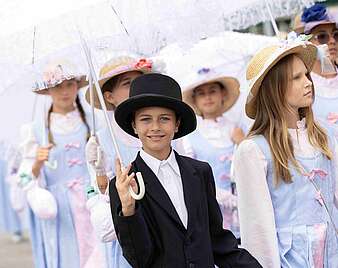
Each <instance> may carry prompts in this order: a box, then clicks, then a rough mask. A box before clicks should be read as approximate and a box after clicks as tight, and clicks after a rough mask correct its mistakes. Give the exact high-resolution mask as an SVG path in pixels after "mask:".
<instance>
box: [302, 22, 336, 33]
mask: <svg viewBox="0 0 338 268" xmlns="http://www.w3.org/2000/svg"><path fill="white" fill-rule="evenodd" d="M330 24H333V25H336V23H335V22H333V21H325V20H322V21H313V22H308V23H305V24H304V28H303V30H304V33H305V34H310V33H311V31H312V30H313V29H314V28H316V27H317V26H319V25H330Z"/></svg>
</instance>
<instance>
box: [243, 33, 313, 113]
mask: <svg viewBox="0 0 338 268" xmlns="http://www.w3.org/2000/svg"><path fill="white" fill-rule="evenodd" d="M302 38H303V37H298V38H297V39H295V40H292V41H291V40H289V41H285V42H282V43H281V44H279V45H272V46H268V47H266V48H264V49H262V50H260V51H259V52H258V53H257V54H256V55H255V56H254V57H253V58H252V59H251V61H250V62H249V64H248V67H247V71H246V79H247V81H248V84H249V90H250V93H249V95H248V98H247V102H246V105H245V111H246V114H247V115H248V116H249V117H250V118H252V119H255V116H256V96H257V94H258V92H259V90H260V86H261V84H262V81H263V80H264V78H265V76H266V75H267V74H268V73H269V71H270V70H271V68H272V67H273V66H275V65H276V64H277V63H278V62H279V61H280V60H281V59H282V58H284V57H285V56H287V55H291V54H294V55H296V56H298V57H299V58H300V59H301V60H302V61H303V62H304V64H305V66H306V68H307V69H308V70H309V71H311V70H312V67H313V64H314V63H315V61H316V56H317V47H316V46H314V45H313V44H311V43H310V42H308V41H306V40H304V39H302Z"/></svg>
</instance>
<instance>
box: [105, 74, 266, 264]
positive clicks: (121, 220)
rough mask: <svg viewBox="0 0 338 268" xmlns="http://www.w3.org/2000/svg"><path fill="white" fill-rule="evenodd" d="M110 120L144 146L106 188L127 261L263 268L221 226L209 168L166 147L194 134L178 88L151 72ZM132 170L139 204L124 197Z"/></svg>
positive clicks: (192, 119)
mask: <svg viewBox="0 0 338 268" xmlns="http://www.w3.org/2000/svg"><path fill="white" fill-rule="evenodd" d="M115 119H116V122H117V123H118V124H119V126H120V127H121V128H122V129H123V130H124V131H126V132H127V133H128V134H130V135H133V136H135V137H137V138H139V139H140V140H141V142H142V150H141V151H140V152H139V153H138V155H137V157H136V159H135V161H134V162H133V163H132V164H131V165H129V166H128V167H127V168H126V169H125V170H122V169H121V165H120V163H119V161H117V162H116V178H114V179H113V180H112V181H111V183H110V186H109V194H110V202H111V203H110V205H111V212H112V216H113V221H114V226H115V231H116V234H117V237H118V239H119V242H120V244H121V247H122V250H123V255H124V256H125V258H126V259H127V260H128V262H129V263H130V264H131V265H132V266H133V267H137V268H141V267H142V268H143V267H144V268H150V267H154V268H160V267H169V268H171V267H172V268H181V267H182V268H183V267H189V268H193V267H196V268H209V267H210V268H211V267H215V265H217V266H218V267H220V268H223V267H238V268H240V267H261V266H260V264H259V263H258V262H257V261H256V260H255V259H254V258H253V257H252V256H251V255H250V254H249V253H248V252H247V251H246V250H245V249H240V248H238V244H237V241H236V238H235V237H234V235H233V234H232V233H231V232H230V231H228V230H224V229H223V228H222V215H221V212H220V209H219V206H218V203H217V201H216V197H215V195H216V194H215V184H214V178H213V175H212V170H211V168H210V166H209V165H208V164H207V163H205V162H201V161H197V160H194V159H191V158H188V157H183V156H181V155H179V154H177V153H176V152H175V151H173V150H172V148H171V141H172V140H173V139H176V138H180V137H182V136H184V135H187V134H189V133H190V132H192V131H193V130H194V129H195V128H196V118H195V114H194V112H193V110H192V109H191V108H190V107H189V106H188V105H187V104H185V103H184V102H182V96H181V89H180V86H179V85H178V83H177V82H176V81H175V80H174V79H172V78H170V77H169V76H165V75H161V74H154V73H153V74H146V75H142V76H140V77H138V78H136V79H135V80H134V81H133V82H132V84H131V88H130V97H129V99H127V100H126V101H124V102H123V103H121V104H120V105H119V106H118V107H117V108H116V111H115ZM136 172H141V173H142V176H143V178H144V182H145V188H146V193H145V196H144V197H143V199H141V200H139V201H135V200H134V199H133V198H132V196H131V194H130V192H129V187H132V188H133V189H134V191H136V190H137V188H138V185H137V181H136V180H135V178H134V176H135V173H136Z"/></svg>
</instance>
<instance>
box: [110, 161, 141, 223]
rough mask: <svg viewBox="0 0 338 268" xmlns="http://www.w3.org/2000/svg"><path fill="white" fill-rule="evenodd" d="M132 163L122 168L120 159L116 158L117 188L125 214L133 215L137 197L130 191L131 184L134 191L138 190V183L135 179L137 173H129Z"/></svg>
mask: <svg viewBox="0 0 338 268" xmlns="http://www.w3.org/2000/svg"><path fill="white" fill-rule="evenodd" d="M130 168H131V165H128V167H127V168H126V169H124V170H122V167H121V163H120V160H119V159H116V160H115V173H116V183H115V186H116V189H117V192H118V194H119V197H120V200H121V205H122V213H123V216H132V215H134V213H135V199H134V198H133V197H132V196H131V195H130V193H129V187H130V186H131V187H132V188H133V190H134V192H137V191H138V187H137V183H136V181H135V173H134V172H133V173H131V174H130V175H128V173H129V171H130Z"/></svg>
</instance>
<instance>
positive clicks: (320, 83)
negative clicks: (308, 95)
mask: <svg viewBox="0 0 338 268" xmlns="http://www.w3.org/2000/svg"><path fill="white" fill-rule="evenodd" d="M311 78H312V80H313V84H314V88H315V93H316V95H318V96H320V97H324V98H335V97H338V75H336V76H335V77H334V78H324V77H322V76H320V75H318V74H316V73H314V72H312V73H311Z"/></svg>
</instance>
